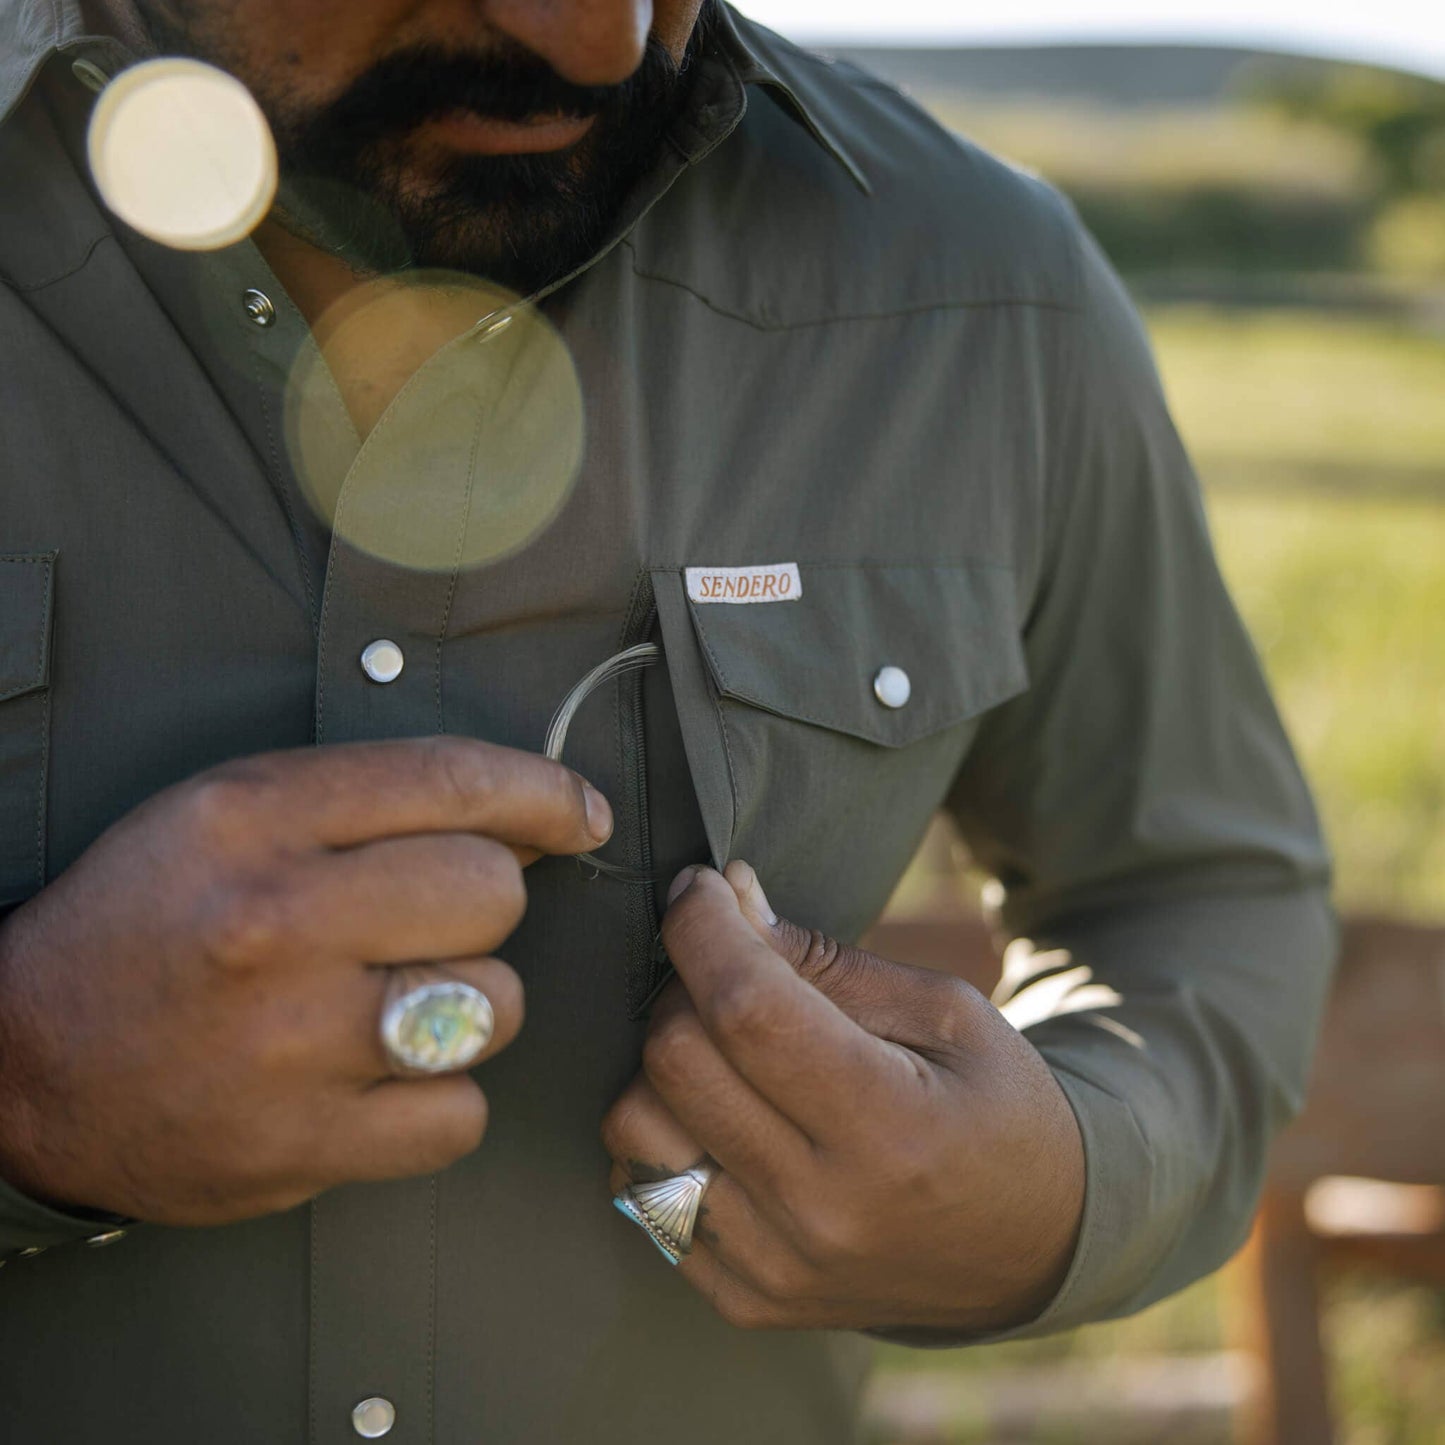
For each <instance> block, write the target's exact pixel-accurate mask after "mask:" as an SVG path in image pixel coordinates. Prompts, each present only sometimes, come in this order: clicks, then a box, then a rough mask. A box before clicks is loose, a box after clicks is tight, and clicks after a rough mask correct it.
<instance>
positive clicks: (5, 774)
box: [0, 552, 55, 911]
mask: <svg viewBox="0 0 1445 1445" xmlns="http://www.w3.org/2000/svg"><path fill="white" fill-rule="evenodd" d="M54 570H55V554H54V553H53V552H51V553H33V554H28V555H23V556H17V555H13V554H12V555H9V556H5V555H0V911H3V910H5V909H7V908H9V907H11V906H13V905H14V904H16V903H21V902H24V900H25V899H27V898H29V897H30V896H31V895H32V894H34V893H37V892H38V891H39V890H40V887H41V885H42V884H43V883H44V881H45V765H46V752H47V747H48V743H49V734H50V692H49V683H50V612H51V596H52V589H53V575H54Z"/></svg>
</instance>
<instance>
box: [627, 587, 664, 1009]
mask: <svg viewBox="0 0 1445 1445" xmlns="http://www.w3.org/2000/svg"><path fill="white" fill-rule="evenodd" d="M656 629H657V599H656V597H655V595H654V593H653V589H652V574H651V573H650V572H648V571H647V570H646V569H644V570H643V571H642V573H641V574H640V575H639V577H638V580H637V586H636V587H635V588H634V589H633V593H632V605H631V607H630V608H629V609H628V615H627V621H626V623H625V624H624V626H623V630H622V636H621V639H620V640H619V643H618V649H619V651H620V650H622V649H624V648H628V647H635V646H636V645H637V644H638V643H640V642H647V641H649V640H650V639H651V637H652V635H653V633H654V632H655V631H656ZM646 671H647V670H646V669H639V670H638V671H637V672H635V673H632V674H631V675H629V676H626V677H623V678H620V679H619V680H618V704H619V708H620V717H619V728H618V738H619V747H620V752H621V761H622V767H621V773H622V783H623V787H624V788H625V789H626V790H627V798H628V802H629V804H630V806H629V808H628V812H629V813H630V814H631V816H632V817H633V819H634V820H635V833H634V836H633V838H631V839H630V840H629V842H630V843H631V844H632V847H631V849H630V850H629V851H630V852H631V854H632V856H631V858H629V860H628V861H629V863H630V864H631V865H632V866H633V867H635V868H636V869H637V871H638V873H639V874H640V875H641V876H642V877H643V878H644V879H645V880H646V881H645V882H638V883H625V884H622V885H621V886H622V887H625V888H626V889H627V895H628V901H627V935H628V938H627V977H626V987H627V1016H628V1018H630V1019H640V1018H643V1017H644V1016H645V1015H646V1013H647V1011H648V1009H649V1008H650V1007H651V1006H652V1001H653V999H654V998H656V996H657V993H658V991H659V990H660V989H661V987H662V985H663V984H664V983H665V982H666V981H667V979H668V977H669V976H670V975H671V972H672V965H671V963H670V962H669V961H668V958H667V954H666V953H665V952H664V950H663V947H662V915H661V912H660V911H659V909H658V906H657V885H656V883H655V882H654V881H653V877H652V825H651V821H650V819H651V812H650V809H649V807H648V797H647V728H646V721H645V718H644V710H643V703H642V689H643V681H644V677H645V675H646Z"/></svg>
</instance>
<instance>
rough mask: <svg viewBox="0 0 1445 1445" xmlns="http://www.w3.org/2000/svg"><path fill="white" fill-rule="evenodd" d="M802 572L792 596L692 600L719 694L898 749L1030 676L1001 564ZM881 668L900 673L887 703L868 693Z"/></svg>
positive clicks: (996, 699)
mask: <svg viewBox="0 0 1445 1445" xmlns="http://www.w3.org/2000/svg"><path fill="white" fill-rule="evenodd" d="M799 572H800V575H801V579H802V588H801V595H800V596H799V597H798V598H797V599H796V600H793V601H780V602H761V603H749V604H747V605H738V604H736V603H728V602H716V603H715V602H697V601H692V600H690V599H689V602H688V606H689V608H690V609H691V614H692V620H693V626H694V628H695V629H696V631H697V636H698V638H699V641H700V642H701V645H702V651H703V654H704V656H705V657H706V660H707V666H708V670H709V672H710V673H711V676H712V680H713V683H714V684H715V685H716V687H717V690H718V692H719V693H720V694H721V695H722V696H724V697H728V698H733V699H735V700H737V701H739V702H745V703H749V704H751V705H752V706H754V707H759V708H763V709H765V710H766V711H768V712H773V713H777V714H779V715H780V716H782V717H787V718H793V719H796V720H797V721H800V722H806V723H812V724H814V725H815V726H817V727H823V728H830V729H832V730H833V731H835V732H842V733H848V734H850V735H852V736H853V737H857V738H863V739H865V740H866V741H868V742H872V743H878V744H881V745H882V746H884V747H892V748H897V747H905V746H907V745H908V744H910V743H914V742H918V741H920V740H921V739H923V738H926V737H929V736H931V735H932V734H934V733H936V732H940V731H942V730H943V729H944V728H947V727H951V726H952V725H953V724H955V723H959V722H962V721H964V720H965V719H966V718H970V717H973V716H976V715H977V714H979V713H982V712H985V711H987V710H988V709H989V708H992V707H996V706H997V705H998V704H999V703H1001V702H1003V701H1005V700H1006V699H1008V698H1010V697H1013V696H1015V695H1016V694H1018V693H1020V692H1022V691H1023V690H1024V688H1025V687H1027V685H1028V669H1027V665H1026V663H1025V660H1024V653H1023V643H1022V639H1021V636H1020V627H1019V623H1018V607H1017V601H1016V596H1015V578H1014V574H1013V572H1012V570H1011V569H1009V568H1008V567H1005V566H1000V565H995V564H991V563H984V562H966V563H957V564H949V565H919V566H875V565H872V564H866V563H859V564H819V565H808V564H803V565H802V566H801V567H800V568H799ZM885 668H894V669H901V670H902V672H903V673H904V674H906V677H907V688H906V701H902V702H901V705H898V706H888V705H887V704H885V702H883V701H882V700H880V698H879V696H878V694H877V693H876V692H875V684H876V683H877V681H878V677H879V674H880V672H882V671H883V670H884V669H885ZM891 680H892V681H893V682H894V684H895V690H894V691H893V692H892V693H889V694H888V695H889V696H890V699H891V700H892V701H895V702H899V701H900V700H901V697H900V693H899V691H898V690H897V687H896V685H897V683H898V681H899V680H898V679H897V677H896V675H895V676H892V678H891ZM884 691H885V693H888V690H887V689H886V688H885V689H884Z"/></svg>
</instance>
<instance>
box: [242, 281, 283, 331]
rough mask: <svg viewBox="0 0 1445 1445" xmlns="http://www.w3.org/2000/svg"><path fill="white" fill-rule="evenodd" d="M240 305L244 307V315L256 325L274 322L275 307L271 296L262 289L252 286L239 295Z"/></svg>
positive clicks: (267, 324)
mask: <svg viewBox="0 0 1445 1445" xmlns="http://www.w3.org/2000/svg"><path fill="white" fill-rule="evenodd" d="M241 305H242V306H244V307H245V309H246V315H247V316H249V317H250V318H251V320H252V321H253V322H254V323H255V324H256V325H257V326H274V325H275V324H276V307H275V305H274V304H273V303H272V301H271V298H270V297H269V296H268V295H267V294H266V293H265V292H264V291H257V290H256V288H255V287H254V286H253V287H251V289H250V290H249V291H247V292H246V293H245V294H244V295H243V296H242V297H241Z"/></svg>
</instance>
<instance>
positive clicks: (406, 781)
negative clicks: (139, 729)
mask: <svg viewBox="0 0 1445 1445" xmlns="http://www.w3.org/2000/svg"><path fill="white" fill-rule="evenodd" d="M611 817H612V815H611V812H610V810H609V808H608V806H607V804H606V802H605V801H604V800H603V799H602V798H601V797H600V795H599V794H597V793H596V792H595V791H594V790H593V789H591V788H590V787H588V786H587V785H586V784H584V783H583V781H582V780H581V779H580V778H578V777H577V776H576V774H574V773H571V772H569V771H568V770H567V769H565V768H563V767H561V766H560V765H559V764H556V763H551V762H548V761H547V760H546V759H544V758H541V757H537V756H535V755H533V754H530V753H521V752H515V751H512V750H511V749H507V748H500V747H495V746H492V745H489V744H486V743H480V742H473V741H469V740H466V739H462V738H432V739H427V740H418V741H402V742H383V743H359V744H348V745H344V746H337V747H330V748H323V749H307V750H304V751H297V752H289V753H271V754H265V755H262V756H259V757H252V758H246V759H242V760H239V761H237V762H233V763H228V764H226V765H224V766H222V767H219V768H215V769H213V770H211V771H209V772H206V773H203V774H201V775H199V776H198V777H195V778H193V779H191V780H190V781H188V782H185V783H181V784H179V785H177V786H176V787H173V788H169V789H167V790H166V791H165V792H163V793H160V794H158V795H157V796H156V797H154V798H152V799H151V800H150V801H148V802H147V803H145V804H144V805H143V806H141V807H140V808H138V809H137V810H136V811H135V812H133V813H131V814H129V815H128V816H127V817H125V818H123V819H121V821H120V822H119V823H117V824H116V825H115V826H114V827H113V828H111V829H110V830H109V831H108V832H106V833H105V834H103V835H102V836H101V837H100V838H99V839H98V840H97V841H96V842H95V843H94V844H93V845H92V846H91V848H90V849H89V850H87V852H86V853H85V854H84V855H83V856H82V857H81V858H80V859H79V860H78V861H77V862H76V863H75V865H74V866H73V867H72V868H70V869H69V870H67V871H66V872H65V873H64V874H62V875H61V876H60V877H59V878H57V879H56V880H55V882H54V883H52V884H51V885H50V886H49V887H48V888H46V889H44V890H43V891H42V892H41V893H40V894H38V895H37V896H36V897H35V898H34V899H32V900H31V901H30V902H29V903H28V904H26V905H25V906H24V907H23V908H21V909H19V910H17V911H16V912H15V913H14V914H12V915H11V917H10V918H9V919H8V920H6V922H5V925H4V926H3V928H0V1178H5V1179H6V1180H8V1181H9V1182H10V1183H11V1184H13V1185H14V1186H15V1187H17V1188H19V1189H22V1190H24V1191H26V1192H28V1193H30V1194H32V1195H34V1196H35V1197H37V1198H43V1199H46V1200H49V1201H51V1202H53V1203H56V1204H60V1205H70V1206H81V1207H89V1208H95V1209H101V1210H109V1211H113V1212H115V1213H119V1214H124V1215H130V1216H134V1217H136V1218H140V1219H145V1220H151V1221H155V1222H160V1223H168V1224H216V1223H221V1222H223V1221H227V1220H234V1219H243V1218H246V1217H248V1216H252V1215H258V1214H264V1213H270V1212H273V1211H276V1210H281V1209H286V1208H289V1207H290V1206H292V1205H295V1204H299V1203H301V1202H302V1201H304V1200H306V1199H308V1198H310V1197H311V1196H313V1195H315V1194H317V1193H319V1192H320V1191H321V1190H323V1189H325V1188H327V1187H329V1186H330V1185H333V1184H338V1183H341V1182H343V1181H348V1180H362V1179H389V1178H395V1177H399V1176H403V1175H410V1174H423V1173H427V1172H429V1171H431V1170H434V1169H438V1168H441V1167H442V1166H443V1165H446V1164H449V1163H451V1162H452V1161H453V1160H455V1159H457V1158H459V1157H461V1156H462V1155H464V1154H466V1153H468V1152H470V1151H471V1150H472V1149H474V1148H476V1146H477V1144H478V1142H479V1141H480V1139H481V1137H482V1131H483V1130H484V1128H485V1127H486V1118H487V1107H486V1100H485V1098H484V1097H483V1095H482V1092H481V1090H480V1089H479V1088H478V1087H477V1085H476V1083H475V1082H474V1081H473V1080H472V1079H471V1078H469V1077H468V1076H467V1075H466V1074H465V1073H461V1074H456V1075H450V1076H444V1077H429V1078H423V1079H414V1078H407V1079H397V1078H394V1077H393V1076H392V1071H391V1069H390V1068H389V1065H388V1060H387V1058H386V1056H385V1053H384V1051H383V1049H382V1046H381V1042H380V1038H379V1032H378V1024H379V1020H380V1015H381V1010H382V1003H383V998H384V995H385V993H386V989H387V984H388V978H389V974H390V970H389V969H388V968H386V967H384V965H396V964H421V965H422V968H420V969H419V970H416V972H418V973H419V974H421V977H419V978H417V979H416V981H417V982H421V981H424V979H425V976H426V975H427V974H428V973H430V974H433V975H436V976H443V977H451V978H456V979H460V980H462V981H464V982H467V983H470V984H473V985H475V986H476V987H477V988H479V989H481V990H482V992H483V993H485V994H486V995H487V997H488V998H489V999H490V1000H491V1003H492V1006H493V1010H494V1013H495V1018H496V1027H495V1033H494V1037H493V1039H492V1042H491V1045H490V1047H489V1048H488V1050H487V1051H486V1052H487V1053H488V1054H491V1053H495V1052H496V1051H497V1050H498V1049H500V1048H503V1047H505V1045H506V1044H508V1043H509V1042H510V1041H511V1040H512V1039H513V1038H514V1037H515V1036H516V1033H517V1031H518V1029H519V1028H520V1027H521V1022H522V985H521V981H520V980H519V979H518V977H517V975H516V974H515V973H514V972H513V971H512V970H511V969H510V968H509V967H508V966H507V965H506V964H504V963H502V962H500V961H499V960H497V959H495V958H489V957H486V956H485V955H487V954H489V953H490V952H491V950H492V949H493V948H495V947H496V946H497V945H498V944H500V943H501V942H502V940H503V939H504V938H506V937H507V936H508V934H510V933H511V932H512V930H513V929H514V928H515V927H516V926H517V923H518V921H519V920H520V919H521V916H522V912H523V909H524V907H525V903H526V890H525V888H524V885H523V882H522V867H523V865H524V864H525V863H526V862H528V861H530V860H531V859H533V858H535V857H536V856H537V855H538V854H539V853H574V852H580V851H583V850H586V849H590V848H593V847H596V846H597V844H599V843H600V842H602V841H604V840H605V838H606V837H607V835H608V834H609V832H610V831H611V826H612V823H611Z"/></svg>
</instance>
